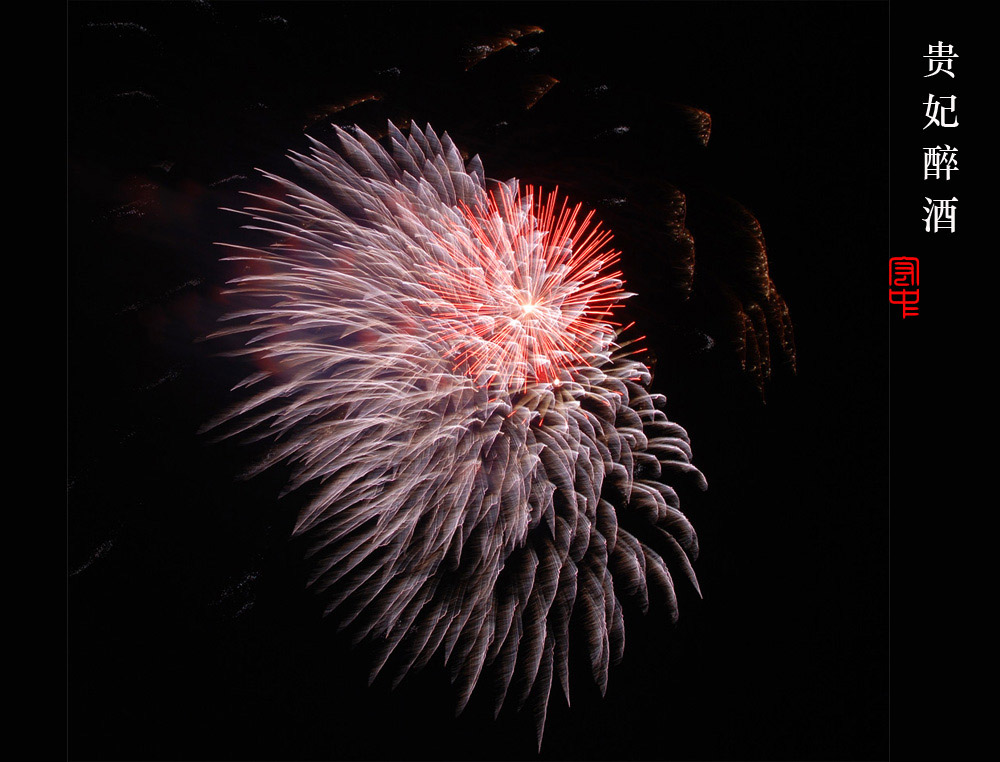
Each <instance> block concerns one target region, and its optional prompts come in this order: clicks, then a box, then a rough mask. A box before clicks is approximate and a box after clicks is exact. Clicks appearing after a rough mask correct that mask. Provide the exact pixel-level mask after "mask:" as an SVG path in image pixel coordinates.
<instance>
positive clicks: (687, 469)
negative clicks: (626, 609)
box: [206, 124, 705, 748]
mask: <svg viewBox="0 0 1000 762" xmlns="http://www.w3.org/2000/svg"><path fill="white" fill-rule="evenodd" d="M338 135H339V138H340V141H341V150H340V151H339V152H337V151H334V150H332V149H330V148H329V147H327V146H325V145H323V144H321V143H319V142H317V141H313V145H312V147H311V152H310V153H309V155H301V154H292V155H291V159H292V161H293V162H294V163H295V164H296V166H297V167H298V168H299V169H300V170H301V171H302V172H303V174H304V175H306V176H307V177H308V179H309V181H310V187H312V188H313V189H314V190H313V191H310V190H306V189H305V188H303V187H301V186H300V185H297V184H295V183H292V182H289V181H287V180H284V179H282V178H280V177H276V176H273V175H267V177H269V178H270V179H271V180H273V181H274V182H276V183H278V184H280V186H281V187H282V188H283V190H284V194H285V195H284V196H283V197H282V198H269V197H264V196H254V198H255V199H256V200H255V202H254V203H255V206H249V207H247V209H246V210H244V211H243V212H242V213H243V214H247V215H249V216H251V217H252V218H253V222H252V224H251V225H248V226H247V227H249V228H251V229H254V230H257V231H262V234H263V235H265V236H266V237H267V238H268V239H269V245H268V246H267V247H266V248H262V249H254V248H246V247H235V248H237V250H238V251H237V253H236V254H235V255H234V256H233V257H229V259H233V260H245V261H246V262H245V264H246V265H247V267H248V269H250V270H252V272H251V274H246V275H243V276H241V277H238V278H236V279H234V280H233V281H231V285H232V290H231V293H233V294H235V295H236V296H237V298H238V299H240V300H241V301H242V302H243V303H244V304H246V305H247V308H246V309H244V310H243V311H241V312H237V313H234V314H231V315H228V316H227V318H226V319H227V320H228V321H230V326H229V327H227V328H226V329H224V330H222V331H219V332H218V333H217V334H216V335H217V336H219V335H242V336H243V337H244V338H245V343H244V346H243V347H242V348H241V349H239V350H237V351H236V354H242V355H248V356H251V357H252V358H254V360H255V362H257V364H258V365H259V366H260V367H261V368H262V370H261V371H260V372H258V373H256V374H254V375H252V376H251V377H249V378H248V379H246V380H245V381H244V382H243V383H242V384H241V385H240V386H254V385H260V386H262V387H264V390H263V391H260V392H258V393H257V394H256V396H251V397H249V399H247V400H246V401H244V402H243V403H242V404H240V405H238V406H237V407H235V408H234V409H232V410H230V411H228V412H227V413H226V414H225V415H223V416H221V417H220V418H219V419H218V420H216V421H214V422H213V423H212V424H210V425H209V426H207V427H206V429H210V428H214V427H215V426H220V425H222V426H223V430H224V432H225V436H232V435H234V434H238V433H239V434H244V435H247V436H249V437H250V438H251V439H254V440H265V439H266V440H273V446H272V449H271V451H270V454H269V456H268V457H267V458H266V459H265V461H264V462H263V463H261V464H260V465H259V466H258V467H257V468H255V469H254V470H253V471H252V473H257V472H259V471H260V470H263V469H265V468H267V467H269V466H271V465H273V464H276V463H278V462H286V463H288V464H290V465H291V467H292V477H291V480H290V482H289V484H288V486H287V490H294V489H299V488H308V489H309V490H310V495H311V499H310V502H309V503H308V505H307V507H306V508H305V510H304V511H303V513H302V514H301V516H300V517H299V519H298V522H297V524H296V526H295V530H294V531H295V533H296V534H299V535H304V536H306V537H309V538H310V539H311V540H312V544H311V546H310V547H311V550H310V559H311V563H312V566H311V569H312V572H311V579H310V583H311V585H312V586H313V587H314V588H315V589H317V590H318V591H323V592H324V595H325V596H326V598H325V600H327V601H328V605H327V613H329V612H331V611H333V610H334V609H337V612H338V616H339V617H340V618H341V619H342V621H343V624H344V626H348V625H350V626H352V627H353V628H354V631H355V632H356V633H357V641H360V640H362V639H365V638H368V639H370V640H371V641H373V642H375V643H376V644H378V645H379V648H380V650H379V655H378V658H377V659H376V662H375V664H374V666H373V670H372V679H374V677H375V676H376V675H377V674H378V673H379V671H380V670H381V669H382V668H383V667H384V666H385V665H386V663H387V662H388V661H389V657H390V656H391V655H393V654H395V656H394V657H393V661H392V662H389V663H391V664H392V665H394V668H395V670H396V677H395V681H396V682H398V681H399V679H401V678H402V677H403V676H404V675H405V674H407V673H408V672H410V671H411V670H415V669H418V668H420V667H422V666H423V665H424V664H426V663H427V662H428V661H429V659H430V658H431V657H432V656H434V655H435V654H439V653H440V654H441V655H442V657H443V661H444V663H445V665H446V666H447V667H448V669H449V670H450V675H451V678H452V681H453V683H455V685H456V688H457V692H458V710H459V711H461V709H462V708H464V706H465V704H466V702H467V701H468V700H469V697H470V695H471V693H472V691H473V689H474V687H475V686H476V684H477V683H478V682H479V680H480V678H481V676H485V675H486V674H489V675H491V677H492V680H493V682H495V685H496V691H495V710H496V712H497V713H498V712H499V711H500V708H501V706H502V705H503V704H504V702H505V701H507V700H509V699H513V700H514V701H515V703H516V705H517V706H518V708H520V707H521V706H522V705H523V704H524V703H525V702H526V701H527V700H529V699H530V706H531V709H532V711H533V714H534V719H535V723H536V728H537V735H538V744H539V748H540V746H541V739H542V732H543V729H544V724H545V716H546V710H547V706H548V700H549V696H550V694H551V691H552V683H553V681H554V680H555V681H557V682H558V683H559V684H560V686H561V687H562V690H563V692H564V693H565V696H566V700H567V702H568V701H569V643H570V619H571V616H573V617H575V618H577V619H578V621H579V624H580V627H579V630H580V631H582V642H583V643H584V647H585V651H586V654H587V656H589V661H590V666H591V668H592V672H593V677H594V680H595V681H596V683H597V685H598V686H599V687H600V690H601V692H602V694H603V692H604V691H605V689H606V686H607V680H608V668H609V665H610V664H612V663H615V662H617V661H618V660H619V659H620V658H621V657H622V653H623V648H624V620H623V608H622V601H623V600H624V599H626V598H632V599H634V600H636V601H637V602H638V604H639V606H640V607H641V608H642V610H643V611H645V610H646V607H647V605H648V602H649V598H650V593H651V592H653V591H658V594H659V596H660V598H661V599H662V600H663V601H665V603H666V605H667V607H669V611H670V612H671V614H672V616H673V617H674V618H676V615H677V609H676V597H675V593H674V583H673V579H672V576H671V570H672V571H673V572H674V573H677V572H678V571H680V572H681V573H682V574H684V575H685V576H686V577H687V578H688V579H690V581H691V583H692V584H693V585H694V587H695V589H697V581H696V579H695V575H694V572H693V570H692V567H691V561H692V560H694V558H695V557H696V554H697V540H696V537H695V533H694V530H693V529H692V527H691V524H690V523H689V522H688V520H687V519H686V518H685V516H684V515H683V514H682V513H681V511H680V508H679V501H678V495H677V492H676V491H675V490H674V488H673V487H671V486H670V485H669V484H668V483H667V481H668V480H669V479H674V480H675V481H676V480H678V479H681V478H684V477H685V475H687V477H688V478H690V479H693V481H694V482H695V483H697V484H698V485H699V486H700V487H701V488H704V487H705V481H704V477H703V476H702V475H701V473H700V472H699V471H698V470H697V469H696V468H695V467H694V466H693V465H691V463H690V458H691V449H690V446H689V440H688V436H687V433H686V432H685V431H684V429H683V428H681V427H680V426H678V425H677V424H675V423H673V422H671V421H669V420H668V419H667V417H666V415H665V414H664V413H663V411H662V408H663V405H664V403H665V399H664V398H663V397H662V395H658V394H651V393H650V392H649V391H648V388H649V384H650V381H651V377H650V372H649V370H648V369H647V367H646V366H645V365H644V364H642V363H641V362H639V361H637V360H635V359H631V358H630V356H629V354H628V353H626V352H625V351H624V348H623V347H622V346H620V345H619V344H617V343H616V337H617V332H616V329H615V327H614V324H612V322H610V321H609V320H608V316H609V315H610V314H611V310H612V308H613V307H614V306H615V305H616V304H617V303H618V302H620V300H621V299H623V298H624V297H626V296H627V294H625V293H624V292H623V291H622V289H621V286H622V283H621V281H620V279H619V278H618V275H619V274H618V273H612V274H610V275H608V274H603V273H604V271H605V270H606V268H607V267H609V266H610V265H612V264H613V263H614V262H615V261H616V260H617V254H616V253H615V252H610V251H608V250H607V249H606V243H607V241H608V239H609V238H610V235H609V234H607V233H605V232H602V231H601V230H600V228H599V226H596V225H595V226H591V221H590V217H587V218H586V219H585V220H584V221H583V222H582V223H580V222H577V213H578V211H579V207H576V208H574V209H569V208H567V207H566V206H565V205H563V206H562V207H560V208H558V209H557V208H556V202H555V200H554V199H555V196H554V195H552V196H549V197H545V196H544V194H541V193H540V192H538V193H536V191H534V190H533V189H528V190H527V192H526V193H524V194H522V191H521V189H520V187H519V184H518V182H517V180H510V181H508V182H506V183H493V182H492V181H487V180H486V177H485V174H484V172H483V168H482V164H481V162H480V160H479V157H478V156H477V157H475V158H473V159H472V160H471V161H470V162H469V163H468V166H466V165H465V164H464V163H463V161H462V159H461V156H460V154H459V152H458V150H457V149H456V148H455V146H454V144H453V143H452V141H451V140H450V139H449V137H448V135H447V133H445V134H443V135H442V136H441V137H440V138H439V137H438V136H437V135H436V134H435V132H434V131H433V129H431V128H430V127H429V126H428V128H427V129H426V130H425V131H421V130H420V129H418V128H417V127H415V126H414V127H412V128H411V131H410V135H409V137H404V136H403V134H401V133H400V132H399V130H397V129H396V128H395V127H394V126H393V125H392V124H390V125H389V140H388V142H389V143H390V144H391V148H390V150H386V149H384V148H383V147H382V146H381V145H380V144H379V143H378V142H376V141H375V140H374V139H372V138H371V137H370V136H368V135H366V134H365V133H364V132H361V131H360V130H357V131H356V133H355V136H351V135H349V134H347V133H346V132H344V131H340V130H339V131H338ZM625 526H629V527H631V528H634V529H633V531H627V530H626V529H625V528H624V527H625ZM637 535H642V536H643V537H645V538H647V539H649V540H650V542H651V543H652V544H647V543H646V542H645V541H643V540H640V539H639V537H638V536H637ZM653 546H655V547H656V548H657V550H654V549H653ZM668 562H669V563H668ZM574 629H576V625H574ZM576 637H577V636H574V639H575V638H576ZM484 679H485V677H484ZM394 685H395V682H394Z"/></svg>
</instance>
